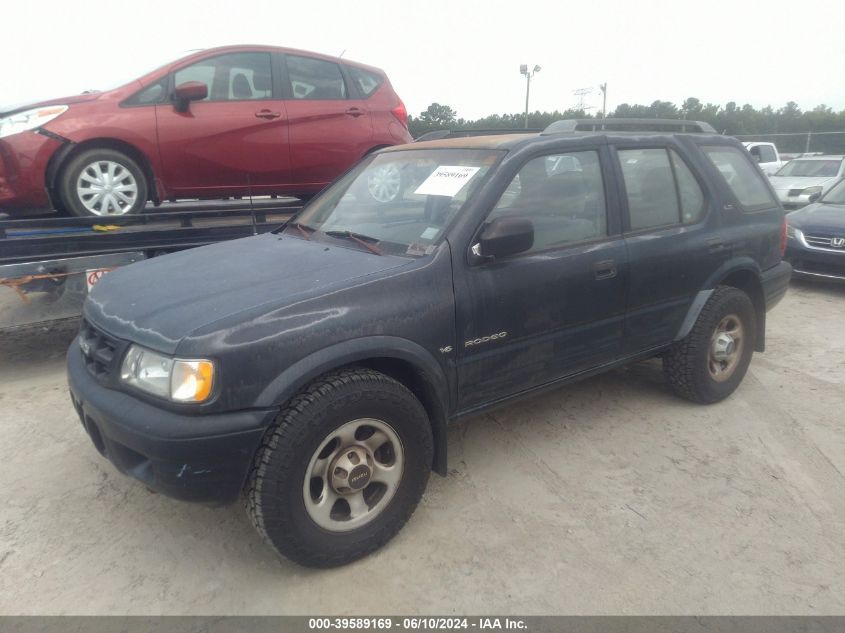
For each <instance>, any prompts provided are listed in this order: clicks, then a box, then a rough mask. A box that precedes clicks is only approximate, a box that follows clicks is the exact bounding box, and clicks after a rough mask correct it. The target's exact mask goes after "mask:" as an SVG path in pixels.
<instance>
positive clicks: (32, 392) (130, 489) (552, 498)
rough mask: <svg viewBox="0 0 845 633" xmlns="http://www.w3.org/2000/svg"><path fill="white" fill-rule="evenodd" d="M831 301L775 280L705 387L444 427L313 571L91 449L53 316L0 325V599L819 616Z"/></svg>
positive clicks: (36, 603)
mask: <svg viewBox="0 0 845 633" xmlns="http://www.w3.org/2000/svg"><path fill="white" fill-rule="evenodd" d="M2 290H3V289H2V288H0V291H2ZM10 300H16V299H15V298H14V296H13V295H11V293H8V294H0V304H2V302H4V301H10ZM2 312H3V306H2V305H0V313H2ZM844 314H845V288H843V287H835V286H833V287H831V286H825V285H809V284H793V287H792V289H791V290H790V293H789V294H788V296H787V297H786V299H784V301H783V302H782V303H781V305H780V306H778V307H777V308H776V309H775V310H774V311H773V312H771V313H770V315H769V317H770V321H769V340H768V351H767V352H766V353H765V354H757V355H755V358H754V361H753V362H752V365H751V370H750V372H749V374H748V376H747V377H746V379H745V381H744V382H743V384H742V385H741V387H740V388H739V390H738V391H737V393H736V394H734V395H733V396H732V397H731V398H729V399H728V400H727V401H725V402H723V403H720V404H718V405H714V406H710V407H702V406H696V405H693V404H690V403H687V402H685V401H683V400H679V399H677V398H675V397H673V396H672V395H671V394H670V393H669V392H668V391H667V389H666V387H665V386H664V385H663V383H662V380H661V373H660V366H659V363H658V362H656V361H649V362H645V363H640V364H637V365H635V366H632V367H629V368H627V369H622V370H617V371H613V372H611V373H609V374H606V375H604V376H600V377H597V378H594V379H591V380H588V381H585V382H582V383H579V384H575V385H571V386H568V387H565V388H562V389H560V390H558V391H556V392H554V393H551V394H548V395H545V396H542V397H539V398H536V399H534V400H531V401H527V402H522V403H519V404H516V405H513V406H510V407H508V408H504V409H500V410H498V411H496V412H495V413H492V414H488V415H482V416H479V417H477V418H474V419H472V420H469V421H467V422H465V423H462V424H459V425H457V426H455V427H454V428H453V429H452V431H451V435H450V438H449V449H450V469H451V472H450V474H449V476H448V477H447V478H441V477H437V476H434V477H433V478H432V480H431V483H430V485H429V488H428V491H427V492H426V495H425V497H424V499H423V501H422V504H421V505H420V507H419V509H418V510H417V512H416V514H415V515H414V516H413V517H412V519H411V521H410V522H409V524H408V525H407V526H406V527H405V529H404V530H403V531H402V532H401V533H400V534H399V536H398V537H397V538H396V539H394V540H393V541H392V542H391V543H390V544H388V545H387V547H385V548H384V549H382V550H381V551H379V552H377V553H376V554H375V555H372V556H370V557H369V558H367V559H365V560H362V561H360V562H358V563H355V564H352V565H349V566H347V567H345V568H341V569H336V570H330V571H312V570H307V569H303V568H300V567H297V566H295V565H293V564H291V563H289V562H287V561H284V560H279V559H277V558H276V557H275V556H274V555H273V554H272V553H271V552H270V550H269V549H268V548H267V547H266V546H265V545H264V544H263V543H262V542H261V540H260V539H259V538H258V536H257V535H256V534H255V533H254V532H253V530H252V528H251V526H250V525H249V523H248V522H247V519H246V517H245V514H244V512H243V511H242V508H241V507H240V506H237V505H236V506H232V507H228V508H219V509H209V508H205V507H200V506H193V505H190V504H184V503H180V502H177V501H173V500H170V499H167V498H165V497H162V496H160V495H155V494H152V493H150V492H148V491H147V490H146V489H145V488H144V487H143V486H142V485H140V484H138V483H136V482H134V481H132V480H130V479H128V478H126V477H124V476H122V475H120V474H119V473H117V472H116V471H115V470H114V468H113V467H112V466H111V465H110V464H109V463H108V462H106V461H105V460H104V459H103V458H101V457H100V456H99V455H98V454H97V452H96V451H95V450H94V448H93V446H92V445H91V443H90V441H89V439H88V438H87V436H86V435H85V433H84V431H83V429H82V427H81V426H80V424H79V422H78V420H77V419H76V414H75V413H74V411H73V408H72V406H71V404H70V401H69V399H68V396H67V391H66V386H65V375H64V365H63V355H64V350H65V349H66V347H67V345H68V344H69V342H70V340H71V339H72V337H73V334H74V328H75V325H74V323H73V322H72V321H71V322H66V323H64V324H60V325H56V326H52V327H47V328H45V327H35V328H28V329H19V330H15V331H11V332H6V333H0V425H2V429H3V441H2V446H3V447H4V449H5V450H4V451H3V453H4V454H3V459H2V460H0V489H2V490H3V491H4V494H3V497H4V499H3V503H2V504H0V614H149V615H153V614H287V613H299V614H313V613H335V614H354V613H393V614H397V613H399V614H411V613H441V614H448V613H458V614H466V613H497V614H511V613H515V614H551V613H571V614H688V613H696V614H841V613H843V612H845V575H843V573H842V570H843V569H845V536H843V527H845V486H843V483H845V480H843V472H845V430H843V421H845V414H843V412H845V385H844V384H843V383H845V328H843V315H844Z"/></svg>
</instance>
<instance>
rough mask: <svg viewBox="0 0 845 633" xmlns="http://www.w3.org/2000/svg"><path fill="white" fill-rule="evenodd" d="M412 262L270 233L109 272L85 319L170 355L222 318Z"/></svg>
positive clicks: (280, 303)
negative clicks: (193, 336)
mask: <svg viewBox="0 0 845 633" xmlns="http://www.w3.org/2000/svg"><path fill="white" fill-rule="evenodd" d="M410 261H411V260H408V259H406V258H403V257H396V256H391V255H381V256H378V255H374V254H372V253H369V252H366V251H358V250H354V249H352V248H345V247H342V246H334V245H328V244H326V243H324V242H314V241H306V240H304V239H300V238H296V237H289V236H283V235H276V234H273V233H267V234H264V235H260V236H257V237H248V238H244V239H240V240H233V241H230V242H225V243H222V244H213V245H211V246H204V247H201V248H195V249H191V250H187V251H182V252H180V253H174V254H172V255H167V256H164V257H156V258H153V259H149V260H146V261H143V262H138V263H136V264H131V265H129V266H126V267H124V268H121V269H119V270H117V271H115V272H113V273H109V274H108V275H106V276H104V277H103V278H102V279H101V280H100V281H99V282H98V283H97V285H96V286H95V287H94V289H93V291H92V293H91V294H90V295H89V297H88V299H87V300H86V302H85V307H84V309H83V314H84V316H85V318H86V319H87V320H88V321H89V322H91V323H92V324H94V325H96V326H97V327H100V328H102V329H103V330H105V331H106V332H109V333H110V334H112V335H114V336H116V337H118V338H121V339H125V340H128V341H132V342H135V343H139V344H141V345H145V346H147V347H150V348H152V349H155V350H158V351H161V352H165V353H169V354H172V353H174V352H175V351H176V347H177V345H178V344H179V341H180V340H181V339H183V338H184V337H186V336H187V335H189V334H190V333H191V332H193V331H194V330H196V329H198V328H202V327H205V326H209V325H211V324H212V323H214V322H215V321H218V320H220V319H223V318H226V317H231V316H232V315H235V314H237V313H239V312H246V311H255V309H256V308H260V311H261V312H263V311H264V310H265V309H266V311H270V310H273V309H275V308H277V307H280V306H284V305H289V304H291V303H295V302H297V301H301V300H304V299H308V298H311V297H314V296H319V295H321V294H324V293H325V292H327V291H328V290H329V289H330V288H331V287H333V286H343V285H348V284H349V282H350V281H351V280H353V279H358V278H362V277H365V276H368V275H373V274H376V273H380V272H383V271H386V270H389V269H392V268H398V267H400V266H404V265H407V264H408V263H409V262H410ZM245 318H253V317H252V316H245Z"/></svg>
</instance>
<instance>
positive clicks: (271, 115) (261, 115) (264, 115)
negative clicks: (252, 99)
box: [255, 109, 282, 121]
mask: <svg viewBox="0 0 845 633" xmlns="http://www.w3.org/2000/svg"><path fill="white" fill-rule="evenodd" d="M280 116H282V113H281V112H273V111H272V110H267V109H264V110H259V111H258V112H256V113H255V118H257V119H267V120H268V121H269V120H270V119H278V118H279V117H280Z"/></svg>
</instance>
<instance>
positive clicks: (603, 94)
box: [599, 81, 607, 119]
mask: <svg viewBox="0 0 845 633" xmlns="http://www.w3.org/2000/svg"><path fill="white" fill-rule="evenodd" d="M599 90H601V118H603V119H604V118H607V82H606V81H605V82H604V83H603V84H599Z"/></svg>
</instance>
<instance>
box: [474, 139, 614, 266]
mask: <svg viewBox="0 0 845 633" xmlns="http://www.w3.org/2000/svg"><path fill="white" fill-rule="evenodd" d="M504 216H508V217H520V218H528V219H530V220H531V222H532V223H533V224H534V246H533V247H532V248H531V250H532V251H541V250H545V249H548V248H554V247H556V246H564V245H566V244H571V243H573V242H581V241H584V240H592V239H596V238H599V237H602V236H604V235H607V210H606V208H605V200H604V184H603V182H602V175H601V166H600V164H599V157H598V153H597V152H593V151H590V152H572V153H570V154H556V155H553V156H542V157H540V158H535V159H533V160H530V161H528V162H527V163H526V164H525V165H524V166H523V167H522V169H520V170H519V173H518V174H517V175H516V177H515V178H514V180H513V182H512V183H511V184H510V186H509V187H508V189H507V190H506V191H505V193H504V194H503V195H502V197H501V199H500V200H499V203H498V204H497V205H496V207H495V208H494V209H493V211H492V212H491V213H490V216H489V217H488V218H487V219H488V221H491V220H495V219H497V218H500V217H504Z"/></svg>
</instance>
